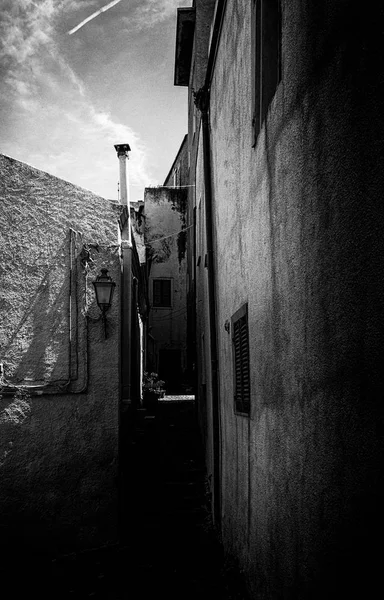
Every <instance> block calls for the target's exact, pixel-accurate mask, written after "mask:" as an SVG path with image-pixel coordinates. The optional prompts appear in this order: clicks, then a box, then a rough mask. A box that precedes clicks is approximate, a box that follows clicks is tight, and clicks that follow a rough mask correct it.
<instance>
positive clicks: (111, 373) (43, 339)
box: [0, 156, 121, 552]
mask: <svg viewBox="0 0 384 600" xmlns="http://www.w3.org/2000/svg"><path fill="white" fill-rule="evenodd" d="M0 171H1V188H0V190H1V191H0V196H1V207H2V218H1V248H0V252H1V257H2V261H1V265H0V269H1V288H0V294H1V296H0V298H1V317H2V318H1V329H0V332H1V333H0V336H1V340H0V342H1V346H0V348H1V349H0V361H1V362H2V363H3V365H4V375H5V382H6V383H7V384H13V385H25V386H29V388H27V389H29V392H30V395H29V396H27V397H26V398H24V399H21V400H19V399H17V398H16V399H15V398H12V397H11V396H9V395H3V398H2V399H1V401H0V402H1V405H0V430H1V433H0V439H1V442H0V444H1V448H0V476H1V485H0V506H1V518H0V524H1V529H2V542H1V543H2V545H3V546H7V544H8V545H11V546H12V544H16V545H18V544H20V545H25V546H27V547H31V548H34V549H38V550H41V551H44V550H47V549H49V550H50V551H52V552H63V551H68V550H73V549H76V548H81V547H87V546H94V545H98V544H101V543H105V542H107V541H109V540H116V538H117V485H116V476H117V448H118V402H119V394H120V389H119V386H120V376H119V339H120V333H119V325H120V291H119V290H120V276H121V267H120V257H119V238H118V236H119V234H118V216H119V213H120V208H119V207H117V206H113V205H112V204H111V203H110V202H109V201H107V200H105V199H103V198H101V197H98V196H95V195H94V194H91V193H90V192H87V191H86V190H83V189H81V188H78V187H76V186H74V185H72V184H69V183H67V182H65V181H62V180H60V179H57V178H56V177H52V176H50V175H48V174H47V173H44V172H42V171H38V170H37V169H33V168H31V167H29V166H28V165H25V164H23V163H20V162H18V161H15V160H13V159H10V158H8V157H5V156H0ZM70 228H72V229H73V230H75V232H77V233H75V232H72V233H71V232H70ZM78 232H81V234H80V233H78ZM101 267H106V268H108V269H109V274H110V275H111V276H112V278H113V279H114V281H115V282H116V291H115V296H114V302H113V306H112V308H111V310H110V312H109V313H108V336H109V337H108V339H106V340H105V339H104V335H103V331H102V327H101V323H100V321H98V322H95V321H94V320H92V319H93V318H97V317H98V316H99V310H98V308H97V306H96V303H95V300H94V294H93V289H91V288H93V286H92V283H91V282H92V281H93V280H94V279H95V277H96V275H97V274H98V273H99V272H100V268H101ZM86 313H88V314H89V315H90V317H91V319H89V320H87V319H86V317H85V315H86ZM70 335H71V343H70ZM36 385H40V386H42V385H46V386H47V387H46V388H44V387H43V388H40V389H41V390H42V391H43V392H46V393H42V394H41V395H34V394H33V393H32V392H33V388H31V386H36ZM7 389H9V387H8V388H7Z"/></svg>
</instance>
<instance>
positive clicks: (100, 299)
mask: <svg viewBox="0 0 384 600" xmlns="http://www.w3.org/2000/svg"><path fill="white" fill-rule="evenodd" d="M107 273H108V269H101V275H98V276H97V278H96V281H94V282H93V285H94V287H95V294H96V302H97V304H98V306H99V308H100V309H101V310H102V311H106V310H108V308H109V307H110V306H111V303H112V297H113V292H114V289H115V285H116V284H115V282H114V281H112V278H111V277H110V276H109V275H107Z"/></svg>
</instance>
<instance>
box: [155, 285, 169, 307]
mask: <svg viewBox="0 0 384 600" xmlns="http://www.w3.org/2000/svg"><path fill="white" fill-rule="evenodd" d="M171 305H172V302H171V280H170V279H154V280H153V306H160V307H163V306H166V307H170V306H171Z"/></svg>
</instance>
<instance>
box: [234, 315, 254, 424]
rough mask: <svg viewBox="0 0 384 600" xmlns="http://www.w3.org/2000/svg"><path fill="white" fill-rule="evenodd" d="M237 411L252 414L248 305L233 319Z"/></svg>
mask: <svg viewBox="0 0 384 600" xmlns="http://www.w3.org/2000/svg"><path fill="white" fill-rule="evenodd" d="M232 324H233V358H234V361H233V362H234V385H235V409H236V411H237V412H241V413H249V412H250V399H251V389H250V372H249V339H248V318H247V309H246V305H245V306H244V307H242V309H240V311H238V312H237V313H235V315H234V316H233V317H232Z"/></svg>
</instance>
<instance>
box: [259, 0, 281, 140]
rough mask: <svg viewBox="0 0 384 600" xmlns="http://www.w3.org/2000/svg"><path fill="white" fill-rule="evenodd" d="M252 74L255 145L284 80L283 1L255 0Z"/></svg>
mask: <svg viewBox="0 0 384 600" xmlns="http://www.w3.org/2000/svg"><path fill="white" fill-rule="evenodd" d="M252 75H253V85H252V87H253V93H252V100H253V107H252V111H253V121H252V123H253V131H254V141H253V146H255V145H256V141H257V136H258V134H259V132H260V129H261V127H262V125H263V123H264V120H265V118H266V116H267V113H268V108H269V105H270V103H271V101H272V98H273V96H274V95H275V92H276V88H277V86H278V84H279V81H280V80H281V0H253V11H252Z"/></svg>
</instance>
